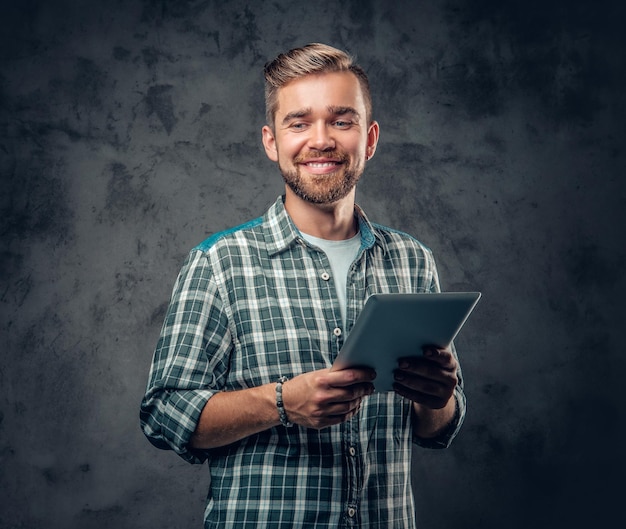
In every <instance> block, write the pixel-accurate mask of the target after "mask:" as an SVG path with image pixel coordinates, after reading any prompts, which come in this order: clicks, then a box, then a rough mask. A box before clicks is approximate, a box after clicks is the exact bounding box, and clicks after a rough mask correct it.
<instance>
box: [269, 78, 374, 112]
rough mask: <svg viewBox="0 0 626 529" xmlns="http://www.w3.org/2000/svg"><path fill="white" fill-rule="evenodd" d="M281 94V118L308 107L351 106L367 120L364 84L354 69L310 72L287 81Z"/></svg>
mask: <svg viewBox="0 0 626 529" xmlns="http://www.w3.org/2000/svg"><path fill="white" fill-rule="evenodd" d="M277 95H278V97H277V102H278V109H277V112H276V117H277V118H279V117H282V116H285V115H286V114H289V113H291V112H297V111H300V110H304V109H307V110H309V111H310V112H316V111H317V112H320V111H321V112H323V111H325V110H326V109H328V108H330V107H351V108H354V109H355V110H356V111H357V112H358V113H359V114H360V115H361V116H362V117H363V118H364V119H365V113H366V109H365V100H364V98H363V93H362V91H361V85H360V84H359V81H358V79H357V77H356V75H354V74H353V73H352V72H329V73H322V74H313V75H306V76H304V77H301V78H299V79H295V80H294V81H291V82H289V83H287V84H286V85H285V86H283V87H282V88H280V89H279V90H278V94H277Z"/></svg>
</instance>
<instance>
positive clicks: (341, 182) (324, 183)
mask: <svg viewBox="0 0 626 529" xmlns="http://www.w3.org/2000/svg"><path fill="white" fill-rule="evenodd" d="M322 157H323V158H326V159H332V160H334V161H337V162H340V165H338V166H337V169H336V170H335V171H333V172H332V173H327V174H323V175H313V174H306V175H304V174H303V171H302V169H301V167H300V164H301V163H303V162H306V161H307V160H309V159H315V158H322ZM349 161H350V160H349V158H348V156H346V155H342V154H340V153H327V152H316V151H313V152H312V153H309V154H308V155H307V156H298V157H296V158H295V159H294V168H293V169H287V168H285V167H283V166H282V165H281V164H280V160H279V163H278V166H279V168H280V172H281V174H282V175H283V180H284V181H285V183H286V184H287V186H289V188H290V189H291V190H292V191H293V192H294V194H295V195H296V196H297V197H299V198H301V199H302V200H304V201H305V202H309V203H311V204H332V203H333V202H337V201H338V200H341V199H342V198H344V197H345V196H347V195H348V193H350V192H351V191H352V189H354V187H355V186H356V184H357V183H358V181H359V180H360V178H361V175H362V174H363V163H357V164H349Z"/></svg>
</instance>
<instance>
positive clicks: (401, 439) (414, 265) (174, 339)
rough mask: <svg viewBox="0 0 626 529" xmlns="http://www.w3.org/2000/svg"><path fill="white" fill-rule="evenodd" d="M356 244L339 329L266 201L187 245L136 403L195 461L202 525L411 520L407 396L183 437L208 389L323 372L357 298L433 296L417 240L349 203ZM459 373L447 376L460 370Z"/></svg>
mask: <svg viewBox="0 0 626 529" xmlns="http://www.w3.org/2000/svg"><path fill="white" fill-rule="evenodd" d="M356 215H357V218H358V221H359V226H360V233H361V240H362V243H361V248H360V250H359V253H358V255H357V258H356V259H355V261H354V263H353V264H352V267H351V268H350V270H349V275H348V282H347V322H348V325H347V328H346V329H343V328H342V323H341V321H342V320H341V315H340V310H339V306H338V301H337V295H336V293H335V290H334V284H333V279H332V277H330V270H331V269H330V264H329V262H328V258H327V257H326V255H325V254H324V253H323V252H322V251H320V250H318V249H316V248H315V247H314V246H312V245H310V244H309V243H307V242H306V241H305V240H304V239H303V238H302V236H301V235H300V233H299V231H298V230H297V228H296V227H295V226H294V224H293V223H292V221H291V219H290V217H289V216H288V214H287V212H286V211H285V208H284V205H283V201H282V199H281V198H279V199H278V200H277V201H276V203H275V204H274V205H273V206H272V207H271V208H270V209H269V211H268V212H267V213H266V214H265V215H264V216H263V217H261V218H259V219H256V220H254V221H252V222H249V223H247V224H244V225H242V226H239V227H237V228H234V229H232V230H229V231H226V232H222V233H218V234H216V235H213V236H212V237H210V238H209V239H207V240H206V241H205V242H203V243H202V244H201V245H199V246H198V247H196V248H194V249H193V250H192V251H191V252H190V254H189V256H188V258H187V260H186V261H185V264H184V266H183V268H182V270H181V272H180V275H179V277H178V279H177V281H176V284H175V287H174V292H173V295H172V299H171V302H170V305H169V309H168V311H167V315H166V318H165V322H164V325H163V329H162V332H161V337H160V339H159V342H158V345H157V349H156V352H155V355H154V361H153V365H152V369H151V372H150V377H149V382H148V388H147V391H146V395H145V397H144V399H143V401H142V406H141V422H142V428H143V430H144V433H145V434H146V436H147V437H148V439H149V440H150V441H151V442H152V443H153V444H154V445H155V446H157V447H159V448H163V449H172V450H174V451H175V452H176V453H178V454H179V455H180V456H181V457H183V458H184V459H186V460H187V461H189V462H191V463H202V462H204V461H205V460H208V464H209V467H210V472H211V485H210V491H209V494H208V500H207V501H208V504H207V508H206V511H205V528H220V529H223V528H251V527H263V528H266V527H267V528H272V529H278V528H287V527H289V528H291V527H315V528H331V527H332V528H333V529H336V528H338V527H363V528H364V527H368V528H374V527H380V528H385V529H391V528H402V529H410V528H414V527H415V514H414V505H413V494H412V489H411V476H410V470H411V455H412V443H417V444H419V445H421V446H425V447H429V448H445V447H447V446H448V445H449V444H450V442H451V441H452V439H453V438H454V436H455V435H456V433H457V431H458V430H459V428H460V426H461V423H462V422H463V418H464V415H465V396H464V394H463V390H462V387H463V384H462V382H460V383H459V386H458V387H457V388H456V393H455V397H456V400H457V415H456V417H455V420H454V421H453V423H452V424H451V425H450V427H449V428H448V430H447V431H446V432H445V434H443V435H442V436H441V437H439V438H436V439H428V440H423V439H418V438H416V437H415V436H414V435H413V432H412V426H413V413H412V404H411V402H410V401H408V400H406V399H404V398H402V397H400V396H399V395H397V394H395V393H392V392H389V393H379V394H374V395H371V396H369V397H367V398H365V399H364V401H363V404H362V407H361V411H360V412H359V413H358V414H357V416H356V417H355V418H353V419H352V420H350V421H347V422H344V423H342V424H340V425H336V426H332V427H329V428H325V429H322V430H319V431H318V430H313V429H306V428H303V427H300V426H294V427H292V428H285V427H283V426H278V427H275V428H270V429H268V430H266V431H264V432H261V433H259V434H256V435H253V436H250V437H248V438H245V439H242V440H241V441H239V442H236V443H232V444H230V445H228V446H225V447H222V448H217V449H211V450H194V449H192V448H190V447H189V439H190V437H191V435H192V433H193V432H194V430H195V428H196V424H197V422H198V420H199V416H200V412H201V411H202V408H203V407H204V405H205V404H206V402H207V400H208V399H210V398H211V396H212V395H214V394H215V393H216V392H220V391H232V390H238V389H244V388H250V387H255V386H259V385H261V384H267V383H271V382H276V381H277V380H278V379H279V378H280V377H281V376H287V377H288V378H292V377H295V376H296V375H298V374H300V373H304V372H308V371H312V370H315V369H321V368H326V367H329V366H330V365H331V364H332V362H333V360H334V358H335V357H336V355H337V353H338V351H339V349H340V348H341V345H342V343H343V341H344V337H345V336H346V335H347V334H348V333H349V331H350V328H351V327H352V325H353V324H354V321H355V320H356V318H357V316H358V315H359V312H360V311H361V309H362V308H363V305H364V303H365V300H366V299H367V297H368V296H369V295H371V294H374V293H385V292H434V291H439V281H438V277H437V271H436V268H435V262H434V260H433V257H432V254H431V252H430V250H429V249H428V248H426V247H425V246H423V245H422V244H421V243H419V242H418V241H416V240H415V239H413V238H412V237H410V236H408V235H406V234H403V233H401V232H397V231H393V230H390V229H388V228H384V227H382V226H378V225H374V224H371V223H370V222H369V221H368V220H367V218H366V217H365V215H364V214H363V212H362V211H361V210H360V209H359V208H358V207H357V208H356ZM460 375H461V374H460V373H459V380H462V379H461V378H460Z"/></svg>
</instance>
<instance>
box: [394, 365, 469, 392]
mask: <svg viewBox="0 0 626 529" xmlns="http://www.w3.org/2000/svg"><path fill="white" fill-rule="evenodd" d="M394 379H395V381H396V382H398V383H400V384H401V385H402V386H404V387H406V388H408V389H409V390H412V391H417V392H419V393H423V394H426V395H434V396H438V395H447V394H449V393H451V392H452V391H454V388H455V387H456V385H457V383H458V378H457V376H456V374H455V373H453V372H449V371H438V372H436V373H434V374H432V373H431V374H429V375H428V376H422V375H421V374H415V373H412V372H409V371H395V372H394Z"/></svg>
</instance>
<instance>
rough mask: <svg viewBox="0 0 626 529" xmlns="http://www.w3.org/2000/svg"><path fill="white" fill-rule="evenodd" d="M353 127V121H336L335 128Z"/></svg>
mask: <svg viewBox="0 0 626 529" xmlns="http://www.w3.org/2000/svg"><path fill="white" fill-rule="evenodd" d="M351 125H352V122H351V121H341V120H339V121H335V127H338V128H340V129H347V128H348V127H350V126H351Z"/></svg>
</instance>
